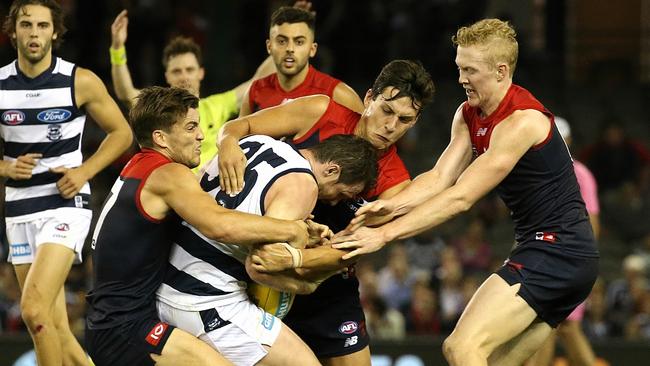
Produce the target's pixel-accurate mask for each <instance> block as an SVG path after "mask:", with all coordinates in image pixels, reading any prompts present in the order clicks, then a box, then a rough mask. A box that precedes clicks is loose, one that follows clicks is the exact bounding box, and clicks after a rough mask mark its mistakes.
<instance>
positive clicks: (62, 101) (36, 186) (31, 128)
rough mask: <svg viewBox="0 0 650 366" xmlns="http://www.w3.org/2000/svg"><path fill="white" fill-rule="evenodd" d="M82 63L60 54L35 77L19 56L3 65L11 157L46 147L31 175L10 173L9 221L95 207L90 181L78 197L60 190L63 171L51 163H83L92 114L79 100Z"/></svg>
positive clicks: (3, 124) (0, 102)
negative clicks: (91, 203)
mask: <svg viewBox="0 0 650 366" xmlns="http://www.w3.org/2000/svg"><path fill="white" fill-rule="evenodd" d="M75 71H76V66H75V65H74V64H73V63H70V62H67V61H64V60H62V59H61V58H59V57H56V58H53V59H52V65H51V66H50V68H49V69H47V70H46V71H44V72H43V73H42V74H40V75H38V76H37V77H35V78H33V79H31V78H29V77H27V76H25V74H23V73H22V72H21V71H20V70H19V69H18V61H14V62H12V63H10V64H9V65H6V66H4V67H3V68H1V69H0V115H1V116H2V117H1V119H0V136H1V137H2V140H3V144H4V157H3V159H4V160H5V161H14V160H16V158H18V157H19V156H21V155H24V154H27V153H41V154H43V157H42V158H41V159H39V160H38V163H37V165H36V167H35V168H34V170H33V175H32V178H30V179H27V180H13V179H8V180H7V182H6V192H5V217H6V220H7V222H20V221H27V220H32V219H35V218H38V217H41V216H46V215H48V213H47V211H48V210H52V209H57V208H61V207H73V208H74V207H76V208H79V209H89V201H90V185H89V184H88V183H86V184H85V185H84V186H83V188H82V189H81V191H80V192H79V194H77V196H75V197H74V198H73V199H64V198H62V197H61V195H60V194H59V190H58V189H57V187H56V182H57V181H58V180H59V179H60V178H61V175H60V174H55V173H52V172H50V171H49V170H50V168H55V167H58V166H65V167H68V168H73V167H78V166H80V165H81V163H82V160H83V156H82V154H81V138H82V135H83V129H84V124H85V122H86V115H85V114H84V113H83V112H82V111H80V110H79V109H78V108H77V106H76V101H75V95H74V76H75Z"/></svg>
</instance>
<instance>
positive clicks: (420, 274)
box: [0, 0, 650, 340]
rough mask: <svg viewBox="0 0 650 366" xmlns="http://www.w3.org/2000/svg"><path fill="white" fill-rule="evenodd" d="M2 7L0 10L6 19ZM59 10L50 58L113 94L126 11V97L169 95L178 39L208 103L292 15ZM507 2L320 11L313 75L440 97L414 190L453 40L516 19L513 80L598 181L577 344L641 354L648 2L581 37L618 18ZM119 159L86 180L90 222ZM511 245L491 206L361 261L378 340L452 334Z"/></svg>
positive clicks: (370, 3)
mask: <svg viewBox="0 0 650 366" xmlns="http://www.w3.org/2000/svg"><path fill="white" fill-rule="evenodd" d="M8 3H9V1H3V2H2V3H1V5H0V15H2V16H3V17H4V15H6V12H7V9H8ZM61 3H62V4H63V5H64V8H65V10H66V21H67V23H66V24H67V26H68V28H69V29H70V31H69V33H68V34H67V35H66V37H65V38H66V40H65V43H64V44H63V47H62V48H61V49H60V50H59V55H61V56H63V57H65V58H66V59H69V60H71V61H74V62H76V63H78V64H79V65H81V66H83V67H86V68H89V69H91V70H93V71H94V72H95V73H97V74H98V75H99V76H100V77H101V78H102V79H103V80H104V82H105V83H106V84H107V87H108V89H109V91H111V93H112V92H113V88H112V85H111V77H110V62H109V56H108V48H109V43H110V24H111V22H112V21H113V19H114V17H115V16H116V15H117V14H118V13H119V11H120V10H122V9H128V10H129V18H130V24H129V38H128V40H127V46H126V47H127V53H128V56H129V66H130V69H131V72H132V74H133V77H134V83H135V85H136V86H140V87H142V86H147V85H154V84H156V85H164V79H163V70H162V64H161V61H160V58H161V54H162V48H163V46H164V44H165V42H166V41H167V40H169V39H170V38H171V37H173V36H175V35H186V36H190V37H192V38H194V39H195V40H196V41H197V42H198V43H199V44H200V45H201V46H202V47H203V52H204V58H205V60H204V61H205V65H204V66H205V68H206V71H207V75H206V79H205V80H204V82H203V89H204V90H203V91H202V92H204V93H209V94H211V93H216V92H220V91H225V90H228V89H230V88H232V87H234V86H235V85H237V84H239V83H240V82H242V81H244V80H246V79H248V78H249V77H250V76H251V75H252V74H253V73H254V71H255V68H256V67H257V66H258V65H259V63H260V62H261V61H262V60H263V59H264V58H265V57H266V49H265V44H264V42H265V39H266V37H267V34H268V18H269V15H270V13H271V12H272V11H273V10H274V9H275V8H277V7H278V6H280V5H286V4H287V3H291V2H290V1H262V0H237V1H235V0H219V1H208V0H183V1H178V0H132V1H127V0H122V1H108V0H107V1H81V0H63V1H61ZM514 3H515V2H510V1H487V0H483V1H475V0H367V1H345V0H315V1H313V5H314V9H313V10H315V11H316V13H317V26H316V41H317V42H318V43H319V46H318V54H317V56H316V58H315V60H313V62H312V63H313V64H314V65H315V66H316V67H317V68H318V69H320V70H321V71H324V72H326V73H329V74H331V75H333V76H335V77H337V78H339V79H341V80H343V81H345V82H346V83H348V84H349V85H350V86H352V87H353V88H354V89H355V90H356V91H357V92H358V93H359V94H360V95H363V94H364V93H365V91H366V90H367V89H368V88H369V87H370V85H371V83H372V81H373V78H374V76H375V75H377V74H378V72H379V70H380V69H381V67H382V66H383V65H384V64H385V63H387V62H388V61H390V60H392V59H396V58H407V59H419V60H420V61H422V63H423V64H424V66H425V68H427V70H428V71H429V72H430V73H431V75H432V77H433V80H434V82H435V83H436V98H435V101H434V103H433V105H432V106H430V107H428V109H427V110H425V112H424V113H423V115H422V116H421V117H420V119H419V121H418V123H417V124H416V126H415V127H414V128H413V129H412V130H411V131H410V132H409V133H408V134H407V135H406V136H405V137H404V138H403V139H402V141H400V143H399V145H398V146H399V153H400V155H401V156H402V157H403V159H404V160H405V162H406V164H407V166H408V168H409V170H410V172H411V174H412V176H416V175H417V174H419V173H421V172H423V171H425V170H428V169H429V168H430V167H431V165H432V164H433V163H434V162H435V161H436V159H437V157H438V156H439V154H440V153H442V150H443V149H444V147H445V145H446V142H447V141H448V139H449V126H450V123H451V117H452V116H453V113H454V112H455V110H456V108H457V107H458V105H459V104H460V103H461V102H462V101H463V100H464V97H465V96H464V92H463V90H462V88H461V87H459V86H458V85H457V81H456V80H457V77H458V74H457V70H456V66H455V64H454V52H455V51H454V48H453V47H452V44H451V42H450V37H451V34H452V32H455V30H456V29H457V28H458V27H459V26H460V25H463V24H468V23H470V22H473V21H475V20H477V19H480V18H483V17H499V18H501V19H507V20H510V21H511V22H512V23H513V25H514V26H515V28H516V29H517V31H518V33H519V40H520V56H519V62H518V66H517V70H516V72H515V78H514V82H515V83H516V84H520V85H523V86H524V87H526V88H528V89H529V90H530V91H531V92H533V94H535V95H536V96H537V97H538V98H539V99H540V101H541V102H542V103H543V104H545V105H546V106H547V107H548V108H549V109H550V110H551V111H552V112H553V113H555V114H556V115H561V116H563V117H564V118H566V119H567V120H568V121H569V123H570V124H571V126H572V131H573V145H572V153H573V156H574V158H575V159H577V160H580V161H582V162H583V163H584V164H585V165H587V166H588V167H589V169H591V170H592V172H593V173H594V176H595V178H596V180H597V183H598V193H599V198H600V205H601V213H600V218H601V225H602V230H601V236H600V240H599V249H600V251H601V257H602V259H601V271H600V275H601V276H600V279H599V280H598V281H597V283H596V285H595V286H594V289H593V291H592V293H591V295H590V297H589V298H588V300H587V303H586V306H587V308H586V313H585V318H584V321H583V328H584V330H585V333H586V334H587V336H588V337H589V338H590V339H592V340H605V339H609V338H611V337H620V338H625V339H635V340H638V339H646V340H650V282H649V280H650V183H649V182H650V143H649V141H650V123H649V122H650V120H649V118H648V114H647V112H646V111H645V107H646V106H647V105H648V102H650V93H649V90H648V80H645V76H644V75H646V71H649V70H645V69H644V62H645V61H648V64H649V65H646V66H648V67H650V47H647V48H648V49H645V47H644V44H646V43H647V44H649V45H650V30H648V29H645V28H644V25H643V24H645V23H647V24H650V21H647V22H645V23H644V20H643V16H644V14H645V16H648V14H650V9H646V8H647V7H648V5H645V4H644V3H645V2H643V1H629V2H626V3H625V4H627V5H625V6H621V7H622V8H623V9H621V8H620V7H617V8H616V11H617V12H619V16H620V17H626V16H627V15H629V14H632V15H634V16H633V17H628V18H627V20H621V21H619V23H617V19H618V18H617V17H616V16H614V18H615V19H614V20H612V21H611V22H609V23H608V24H601V25H600V28H599V27H597V26H593V27H589V26H588V25H589V24H590V23H589V21H590V19H591V18H592V17H593V15H594V12H596V13H597V12H599V11H602V12H604V14H607V15H609V13H608V8H607V7H608V6H610V7H611V6H617V5H616V4H614V5H604V4H602V5H603V7H604V8H603V9H600V8H598V6H592V7H590V6H589V4H590V3H591V2H589V1H577V0H573V1H559V0H527V1H517V2H516V4H514ZM597 3H600V2H597ZM628 6H629V7H630V9H628V8H627V7H628ZM620 13H622V15H620ZM626 14H627V15H626ZM639 14H641V15H639ZM592 21H593V19H592ZM584 22H587V23H586V24H587V26H584V24H585V23H584ZM612 24H613V25H612ZM603 27H604V28H603ZM607 27H610V29H605V28H607ZM611 27H614V28H615V31H614V32H613V33H612V29H611ZM613 44H617V46H613ZM625 45H629V46H628V47H627V48H626V46H625ZM616 47H619V48H616ZM593 48H595V49H598V50H599V52H598V54H597V55H596V54H595V53H594V52H591V51H590V50H592V49H593ZM628 48H629V49H628ZM646 53H647V54H646ZM14 58H15V50H14V49H13V48H12V47H11V45H10V43H9V40H8V39H7V38H6V36H4V35H2V36H0V61H1V62H2V64H3V65H4V64H7V63H9V62H11V60H13V59H14ZM125 111H126V110H125ZM88 126H89V128H88V129H87V131H86V134H85V136H84V149H85V150H86V151H90V152H91V151H94V150H95V148H96V146H97V144H98V143H99V142H100V141H101V138H102V135H101V132H100V130H99V129H94V128H93V127H92V124H88ZM133 149H135V146H134V148H133ZM128 157H129V156H124V158H123V159H120V160H119V161H118V162H116V163H115V164H113V166H111V168H110V169H107V170H106V171H104V172H102V173H101V174H99V175H98V176H97V177H95V179H94V180H93V181H92V182H91V184H92V186H93V206H94V209H95V210H96V212H98V210H99V208H100V205H101V203H102V201H103V200H104V198H105V196H106V193H107V192H108V190H109V189H110V186H111V185H112V183H113V181H114V179H115V177H116V176H117V174H119V171H120V169H121V167H122V165H123V164H124V163H125V162H126V161H127V159H128ZM512 232H513V230H512V222H511V220H510V218H509V212H508V210H507V208H506V207H505V206H504V205H503V204H502V203H501V201H500V200H499V199H498V198H497V197H496V196H495V195H489V196H488V197H486V198H485V199H483V200H482V201H481V202H480V203H479V204H477V205H476V206H475V207H474V208H473V209H472V211H471V212H470V213H469V214H467V215H463V216H462V217H460V218H457V219H454V220H452V221H451V222H449V223H447V224H445V225H443V226H441V227H439V228H436V229H435V230H433V231H430V232H425V233H423V234H421V235H419V236H417V237H415V238H413V239H410V240H407V241H404V242H395V243H392V244H390V245H389V246H387V248H386V249H385V250H383V251H382V252H380V253H376V254H373V255H371V256H369V257H367V258H363V259H361V260H360V262H359V263H358V264H357V266H356V274H357V276H358V277H359V280H360V283H361V287H360V292H361V298H362V302H363V305H364V308H365V311H366V317H367V325H368V329H369V331H370V333H371V336H372V337H374V338H375V339H400V338H403V337H405V336H407V335H421V336H442V335H446V334H448V333H449V332H451V330H452V329H453V327H454V324H455V322H456V321H457V320H458V317H459V316H460V314H461V312H462V310H463V308H464V306H465V305H466V304H467V302H468V300H469V298H470V297H471V295H472V294H473V293H474V291H475V290H476V288H477V287H478V285H479V284H480V283H481V282H482V281H483V280H484V279H485V278H486V277H487V276H488V275H489V274H490V273H491V272H492V271H493V270H495V269H496V268H498V267H499V266H500V265H501V264H502V263H503V260H504V259H505V258H506V256H507V253H508V252H509V250H510V248H511V247H512V245H513V244H514V242H513V237H512ZM89 249H90V248H89V246H86V250H89ZM0 254H1V255H2V257H3V260H2V261H1V262H0V333H12V332H26V329H25V326H24V325H23V323H22V319H21V316H20V310H19V298H20V292H19V288H18V285H17V283H16V281H15V276H14V274H13V269H12V267H11V265H10V264H8V263H6V246H3V247H2V249H1V250H0ZM88 254H89V253H88ZM91 270H92V264H91V260H90V257H89V255H86V259H85V261H84V263H83V264H81V265H76V266H74V267H73V268H72V270H71V271H70V276H69V278H68V282H67V283H66V291H67V293H66V299H67V303H68V314H69V317H70V322H71V325H72V329H73V330H74V331H75V332H77V334H78V335H80V336H81V333H82V332H83V329H84V323H83V322H84V320H83V319H84V314H85V298H84V296H85V292H86V290H87V289H88V288H89V285H90V284H89V281H90V278H91V276H90V271H91Z"/></svg>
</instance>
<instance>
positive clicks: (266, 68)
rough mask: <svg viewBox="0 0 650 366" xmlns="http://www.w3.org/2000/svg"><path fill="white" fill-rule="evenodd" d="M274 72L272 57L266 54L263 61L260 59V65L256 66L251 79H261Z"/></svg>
mask: <svg viewBox="0 0 650 366" xmlns="http://www.w3.org/2000/svg"><path fill="white" fill-rule="evenodd" d="M274 72H276V69H275V64H274V63H273V58H271V56H268V57H267V58H265V59H264V61H262V63H261V64H260V66H258V67H257V70H255V74H254V75H253V79H252V80H256V79H261V78H263V77H265V76H268V75H270V74H273V73H274Z"/></svg>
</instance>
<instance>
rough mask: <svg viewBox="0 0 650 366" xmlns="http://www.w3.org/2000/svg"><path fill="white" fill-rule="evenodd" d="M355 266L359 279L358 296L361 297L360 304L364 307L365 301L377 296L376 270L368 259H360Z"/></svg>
mask: <svg viewBox="0 0 650 366" xmlns="http://www.w3.org/2000/svg"><path fill="white" fill-rule="evenodd" d="M355 267H356V268H355V273H356V276H357V279H358V280H359V298H360V299H361V305H363V307H364V308H365V307H366V303H368V302H369V301H370V300H371V299H373V298H374V297H377V296H379V291H378V290H377V271H375V267H374V266H373V265H372V263H370V262H369V261H360V262H359V263H357V265H356V266H355Z"/></svg>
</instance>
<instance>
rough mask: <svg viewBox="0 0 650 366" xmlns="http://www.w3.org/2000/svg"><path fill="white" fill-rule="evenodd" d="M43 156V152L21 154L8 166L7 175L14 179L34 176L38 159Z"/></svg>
mask: <svg viewBox="0 0 650 366" xmlns="http://www.w3.org/2000/svg"><path fill="white" fill-rule="evenodd" d="M41 157H43V154H38V153H28V154H25V155H20V156H19V157H18V158H17V159H16V160H14V161H13V162H12V163H11V164H9V166H7V173H6V175H7V177H9V178H11V179H13V180H25V179H29V178H31V177H32V171H33V170H34V168H35V167H36V164H37V163H38V159H40V158H41Z"/></svg>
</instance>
